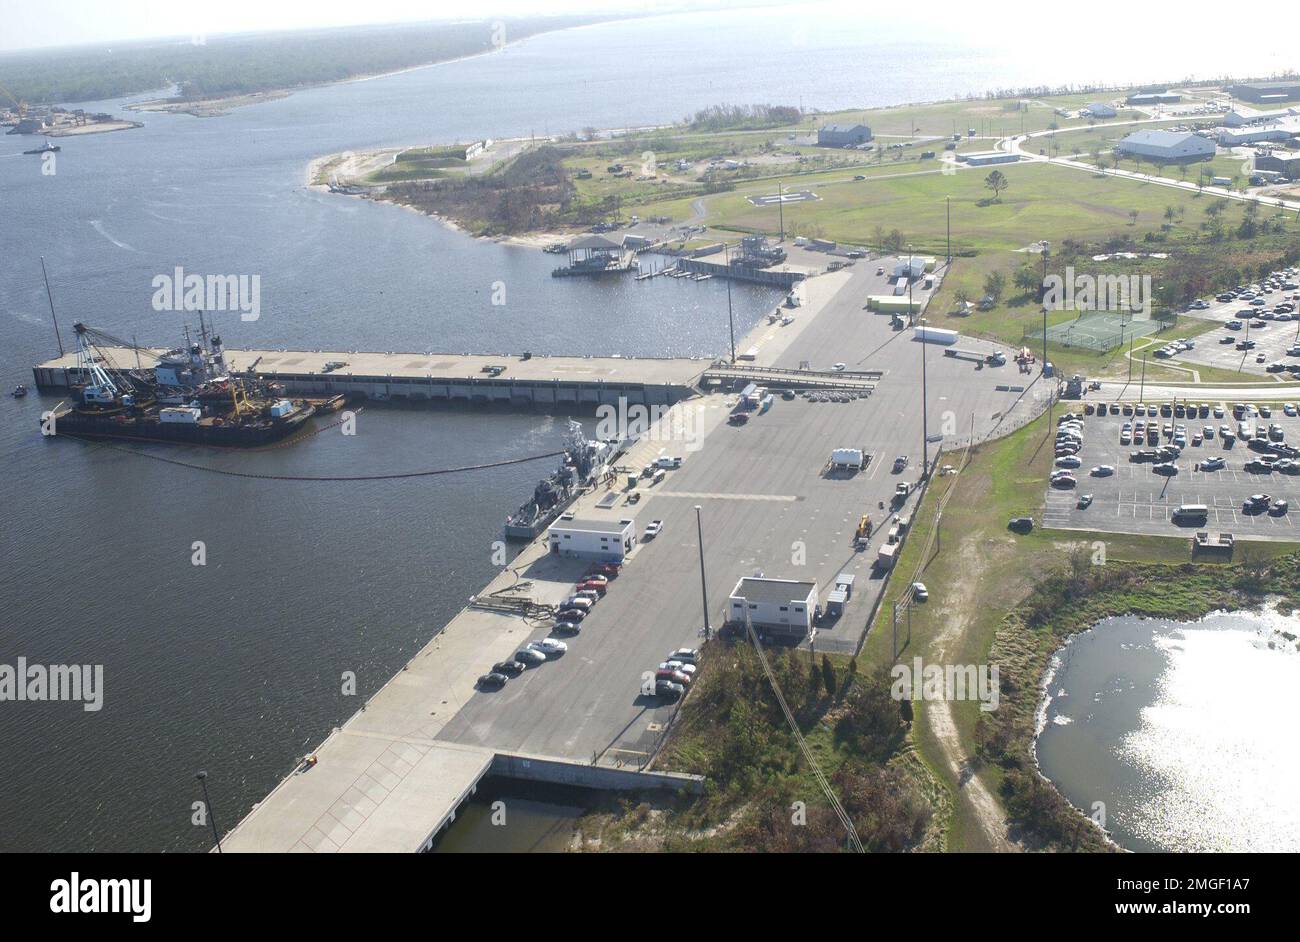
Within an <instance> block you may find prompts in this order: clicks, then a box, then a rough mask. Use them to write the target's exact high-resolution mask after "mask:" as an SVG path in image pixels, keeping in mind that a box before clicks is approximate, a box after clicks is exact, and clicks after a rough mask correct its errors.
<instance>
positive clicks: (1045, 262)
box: [1038, 239, 1051, 373]
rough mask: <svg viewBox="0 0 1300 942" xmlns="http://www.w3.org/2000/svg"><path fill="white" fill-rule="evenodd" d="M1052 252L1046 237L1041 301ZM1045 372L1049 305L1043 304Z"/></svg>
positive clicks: (1044, 368)
mask: <svg viewBox="0 0 1300 942" xmlns="http://www.w3.org/2000/svg"><path fill="white" fill-rule="evenodd" d="M1050 254H1051V248H1050V245H1049V243H1048V242H1047V240H1046V239H1044V240H1043V284H1042V285H1040V286H1039V288H1038V298H1039V300H1040V301H1042V300H1044V299H1045V298H1046V294H1045V293H1044V292H1045V291H1046V288H1045V287H1044V285H1046V283H1047V257H1048V255H1050ZM1043 372H1044V373H1046V372H1047V305H1046V304H1044V305H1043Z"/></svg>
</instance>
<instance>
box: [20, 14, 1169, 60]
mask: <svg viewBox="0 0 1300 942" xmlns="http://www.w3.org/2000/svg"><path fill="white" fill-rule="evenodd" d="M756 5H762V6H797V5H798V4H797V3H794V2H791V0H478V2H476V3H474V4H472V5H467V4H466V3H464V2H463V0H364V2H360V3H358V2H357V0H3V5H2V6H0V51H14V50H20V49H31V48H38V47H50V46H75V45H83V44H92V43H93V44H99V43H113V42H120V41H122V40H129V39H155V38H161V37H194V36H213V35H217V34H221V33H241V32H261V31H270V30H288V29H305V28H321V27H333V26H352V25H360V24H371V23H401V22H428V21H431V20H453V19H457V18H464V17H465V16H466V13H467V12H469V15H470V16H472V17H473V18H474V19H477V20H481V19H484V18H487V17H494V16H501V17H510V16H523V15H538V14H550V13H557V14H558V13H617V14H621V15H627V14H633V15H638V14H639V15H652V14H654V13H664V12H680V11H683V10H689V9H694V8H705V9H718V8H725V7H745V6H756ZM808 9H809V15H810V16H813V17H816V18H817V19H818V20H819V21H821V22H823V23H825V22H826V21H827V19H828V18H834V17H853V18H855V19H867V20H871V21H879V22H880V24H881V26H882V31H889V32H895V31H896V30H897V29H898V28H899V27H900V26H904V27H906V28H907V29H912V30H915V31H916V33H917V35H918V38H921V37H933V36H934V35H935V34H942V35H943V36H944V37H945V38H950V39H951V38H959V37H961V36H967V37H970V38H971V39H975V38H998V39H1001V40H1004V41H1009V42H1011V43H1025V44H1036V45H1037V44H1043V43H1050V44H1053V45H1055V46H1057V47H1059V48H1060V49H1061V50H1062V52H1063V53H1067V54H1075V55H1088V54H1089V52H1088V46H1089V45H1091V44H1094V43H1097V44H1102V45H1104V44H1105V43H1106V37H1107V35H1111V36H1113V35H1114V34H1116V33H1126V34H1128V35H1130V36H1133V35H1143V36H1147V35H1149V36H1151V37H1152V38H1153V40H1154V41H1161V40H1162V38H1163V40H1172V41H1176V34H1177V31H1178V30H1179V29H1180V28H1181V29H1189V28H1193V27H1191V26H1189V25H1188V24H1187V21H1186V20H1185V19H1179V18H1178V17H1179V16H1180V14H1170V13H1169V12H1168V11H1167V10H1166V9H1164V8H1163V7H1158V6H1156V5H1142V4H1135V3H1133V2H1132V0H1089V2H1088V3H1087V4H1085V5H1083V6H1079V5H1071V4H1056V3H1052V2H1044V0H998V2H996V3H993V4H979V3H970V2H958V0H927V2H926V3H925V4H924V5H922V6H919V7H914V8H913V7H909V6H908V5H907V4H901V3H899V2H898V0H829V2H827V0H820V2H817V3H814V4H811V5H810V6H809V7H808ZM913 10H914V11H915V13H913V12H910V11H913ZM905 11H908V15H907V16H905V17H904V16H901V15H900V14H902V13H903V12H905ZM1181 15H1182V16H1185V15H1187V14H1186V13H1185V12H1184V14H1181ZM1171 16H1172V17H1173V18H1172V19H1171ZM1081 17H1082V19H1081ZM1180 23H1181V24H1182V25H1181V26H1180V25H1179V24H1180ZM1085 34H1086V35H1085ZM1190 70H1191V69H1190V67H1189V71H1190Z"/></svg>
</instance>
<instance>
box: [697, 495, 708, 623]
mask: <svg viewBox="0 0 1300 942" xmlns="http://www.w3.org/2000/svg"><path fill="white" fill-rule="evenodd" d="M695 535H696V537H697V538H698V539H699V543H700V599H701V601H702V602H703V603H704V640H705V641H708V640H709V635H710V632H711V629H710V628H709V589H708V585H707V584H706V583H705V581H704V524H703V522H702V521H701V519H700V505H699V504H696V505H695Z"/></svg>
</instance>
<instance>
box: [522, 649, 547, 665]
mask: <svg viewBox="0 0 1300 942" xmlns="http://www.w3.org/2000/svg"><path fill="white" fill-rule="evenodd" d="M515 660H516V661H518V662H519V663H520V664H524V665H527V666H528V667H536V666H537V665H538V664H545V663H546V655H545V654H543V653H542V652H541V651H538V650H535V649H534V648H520V649H519V650H518V651H516V652H515Z"/></svg>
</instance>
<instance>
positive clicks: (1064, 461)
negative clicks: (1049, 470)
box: [1056, 455, 1083, 468]
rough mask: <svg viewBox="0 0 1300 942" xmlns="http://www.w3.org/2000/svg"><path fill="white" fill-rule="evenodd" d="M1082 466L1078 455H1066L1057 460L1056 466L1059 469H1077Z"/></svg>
mask: <svg viewBox="0 0 1300 942" xmlns="http://www.w3.org/2000/svg"><path fill="white" fill-rule="evenodd" d="M1081 464H1083V462H1082V461H1080V460H1079V458H1078V456H1077V455H1064V456H1062V457H1060V458H1057V459H1056V466H1057V467H1058V468H1077V467H1079V465H1081Z"/></svg>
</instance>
